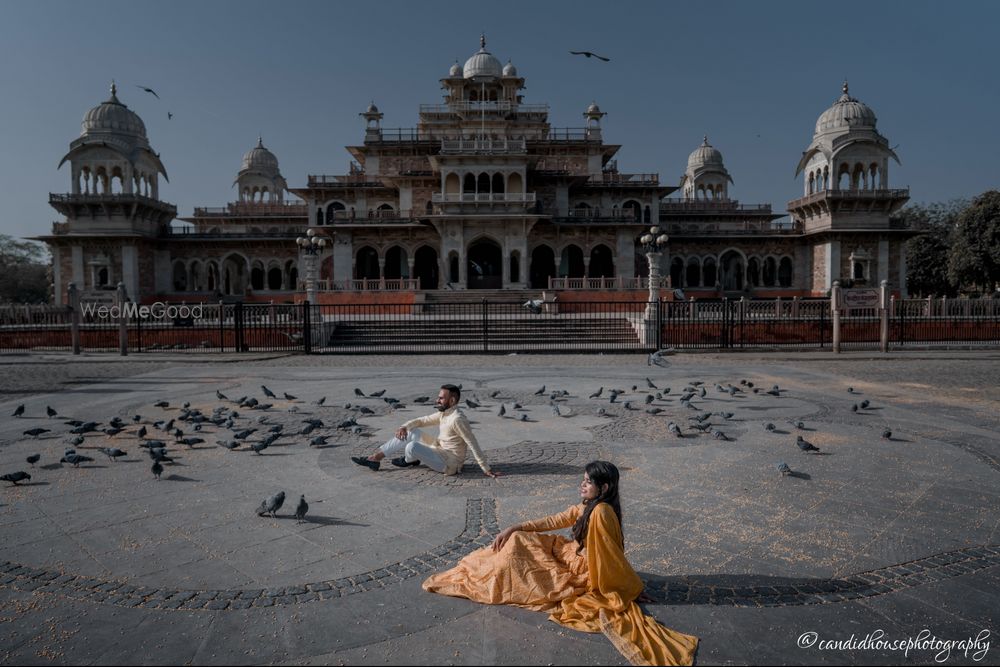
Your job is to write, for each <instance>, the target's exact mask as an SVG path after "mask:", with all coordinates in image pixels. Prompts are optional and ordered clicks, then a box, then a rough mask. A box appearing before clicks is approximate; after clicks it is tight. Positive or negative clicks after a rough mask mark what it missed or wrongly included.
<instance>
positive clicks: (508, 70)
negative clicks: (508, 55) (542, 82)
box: [503, 60, 517, 76]
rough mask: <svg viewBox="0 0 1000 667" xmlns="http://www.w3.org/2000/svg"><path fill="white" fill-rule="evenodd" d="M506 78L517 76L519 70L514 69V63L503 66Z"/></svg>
mask: <svg viewBox="0 0 1000 667" xmlns="http://www.w3.org/2000/svg"><path fill="white" fill-rule="evenodd" d="M503 75H504V76H517V68H516V67H514V63H512V62H511V61H509V60H508V61H507V64H506V65H504V66H503Z"/></svg>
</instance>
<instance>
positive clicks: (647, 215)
mask: <svg viewBox="0 0 1000 667" xmlns="http://www.w3.org/2000/svg"><path fill="white" fill-rule="evenodd" d="M651 219H652V211H650V210H649V206H647V207H646V208H644V209H642V221H643V222H649V221H650V220H651Z"/></svg>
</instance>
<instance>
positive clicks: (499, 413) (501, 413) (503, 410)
mask: <svg viewBox="0 0 1000 667" xmlns="http://www.w3.org/2000/svg"><path fill="white" fill-rule="evenodd" d="M505 414H507V408H506V407H504V404H503V403H501V404H500V409H499V410H497V417H503V416H504V415H505Z"/></svg>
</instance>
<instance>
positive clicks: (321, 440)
mask: <svg viewBox="0 0 1000 667" xmlns="http://www.w3.org/2000/svg"><path fill="white" fill-rule="evenodd" d="M329 437H330V436H328V435H317V436H316V437H315V438H313V439H312V440H310V441H309V446H310V447H319V446H320V445H325V444H326V439H327V438H329Z"/></svg>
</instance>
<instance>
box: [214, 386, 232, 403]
mask: <svg viewBox="0 0 1000 667" xmlns="http://www.w3.org/2000/svg"><path fill="white" fill-rule="evenodd" d="M215 397H216V398H217V399H219V400H220V401H228V400H229V398H228V397H227V396H226V395H225V394H223V393H222V392H221V391H219V390H218V389H216V390H215Z"/></svg>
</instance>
